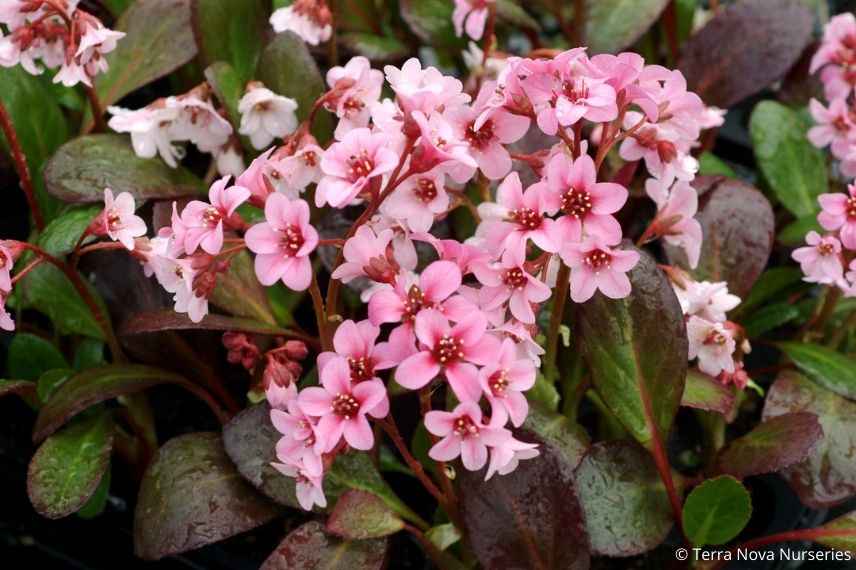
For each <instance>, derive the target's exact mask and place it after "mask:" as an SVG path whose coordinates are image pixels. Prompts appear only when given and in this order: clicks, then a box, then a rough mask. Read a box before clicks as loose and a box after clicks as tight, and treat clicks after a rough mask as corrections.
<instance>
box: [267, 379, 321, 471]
mask: <svg viewBox="0 0 856 570" xmlns="http://www.w3.org/2000/svg"><path fill="white" fill-rule="evenodd" d="M284 390H285V392H286V393H287V395H288V400H287V401H286V402H285V408H286V409H285V410H282V409H275V408H274V409H272V410H271V411H270V419H271V423H273V426H274V427H275V428H276V430H277V431H278V432H279V433H281V434H283V436H285V437H282V438H280V440H279V441H278V442H277V445H276V455H277V459H279V460H280V461H282V462H283V463H290V464H303V465H304V466H305V467H306V469H307V471H310V472H312V473H315V474H318V475H320V474H321V473H322V472H323V471H324V468H323V464H322V462H321V457H322V455H323V454H324V451H325V449H324V446H325V444H326V442H324V441H323V440H322V439H321V438H320V437H319V436H318V433H317V431H318V430H317V425H316V424H317V421H316V420H315V419H314V418H312V417H310V416H308V415H306V414H305V413H304V412H303V410H302V409H301V408H300V405H299V402H298V398H299V394H298V392H297V388H296V387H295V386H294V384H290V385H289V386H287V387H286V388H285V389H284Z"/></svg>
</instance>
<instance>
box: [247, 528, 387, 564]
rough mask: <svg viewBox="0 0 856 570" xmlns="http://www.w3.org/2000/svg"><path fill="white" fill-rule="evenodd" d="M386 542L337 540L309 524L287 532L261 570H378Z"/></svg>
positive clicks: (380, 540)
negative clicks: (313, 569)
mask: <svg viewBox="0 0 856 570" xmlns="http://www.w3.org/2000/svg"><path fill="white" fill-rule="evenodd" d="M387 548H388V544H387V540H386V539H385V538H372V539H368V540H348V541H345V540H341V539H339V538H336V537H335V536H332V535H330V534H327V533H326V532H325V531H324V525H322V524H321V523H319V522H317V521H310V522H308V523H306V524H304V525H303V526H301V527H298V528H297V529H295V530H293V531H291V533H290V534H289V535H288V536H286V537H285V540H283V541H282V542H281V543H279V546H277V547H276V550H274V551H273V553H272V554H271V555H270V556H269V557H268V559H267V560H265V563H264V564H262V567H261V570H303V569H306V570H309V569H310V568H318V569H320V568H324V569H326V570H356V569H358V568H359V569H360V570H382V569H383V568H385V567H386V553H387Z"/></svg>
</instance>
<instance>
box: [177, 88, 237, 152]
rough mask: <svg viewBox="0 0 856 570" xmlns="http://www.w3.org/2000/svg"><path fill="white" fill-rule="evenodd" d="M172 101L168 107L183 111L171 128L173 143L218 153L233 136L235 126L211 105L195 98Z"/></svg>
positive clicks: (185, 97) (195, 96) (192, 96)
mask: <svg viewBox="0 0 856 570" xmlns="http://www.w3.org/2000/svg"><path fill="white" fill-rule="evenodd" d="M192 93H193V92H191V94H189V95H184V96H181V97H168V98H167V99H166V106H167V107H173V108H176V109H178V110H179V113H178V117H177V118H176V119H175V120H173V122H172V124H171V125H170V136H171V137H172V139H173V140H189V141H190V142H192V143H193V144H195V145H196V146H197V148H199V150H201V151H202V152H208V153H212V154H213V153H214V152H215V151H216V150H217V149H219V148H220V147H222V146H223V145H225V144H226V142H228V140H229V137H230V136H232V125H230V124H229V121H227V120H226V119H224V118H223V117H221V116H220V113H218V112H217V110H216V109H215V108H214V106H213V105H212V104H211V102H210V101H209V100H208V99H207V98H205V99H202V98H200V97H198V96H197V95H195V94H192Z"/></svg>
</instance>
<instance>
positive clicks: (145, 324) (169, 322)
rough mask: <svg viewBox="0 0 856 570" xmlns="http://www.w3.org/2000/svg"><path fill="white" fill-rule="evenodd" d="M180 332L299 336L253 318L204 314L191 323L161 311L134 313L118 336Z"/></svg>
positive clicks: (182, 316)
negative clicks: (226, 332) (205, 331)
mask: <svg viewBox="0 0 856 570" xmlns="http://www.w3.org/2000/svg"><path fill="white" fill-rule="evenodd" d="M183 330H208V331H236V332H245V333H251V334H265V335H273V336H287V337H294V336H300V335H298V334H297V333H294V332H293V331H290V330H288V329H284V328H280V327H278V326H275V325H271V324H268V323H263V322H260V321H257V320H254V319H247V318H242V317H229V316H226V315H215V314H208V315H205V318H203V319H202V321H200V322H198V323H194V322H193V321H191V320H190V317H188V316H187V315H186V314H184V313H176V312H175V311H173V310H172V309H163V310H161V311H153V312H150V313H137V314H135V315H134V316H132V317H130V318H129V319H127V320H126V321H125V322H124V323H123V324H122V328H121V329H119V334H121V335H129V334H141V333H152V332H160V331H183Z"/></svg>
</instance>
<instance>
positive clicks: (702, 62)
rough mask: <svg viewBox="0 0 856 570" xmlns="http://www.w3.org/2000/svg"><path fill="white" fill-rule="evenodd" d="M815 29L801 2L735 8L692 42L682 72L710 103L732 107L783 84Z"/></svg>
mask: <svg viewBox="0 0 856 570" xmlns="http://www.w3.org/2000/svg"><path fill="white" fill-rule="evenodd" d="M813 27H814V18H813V17H812V14H811V12H810V11H809V9H808V8H806V7H804V6H800V5H799V4H798V3H796V2H790V1H787V0H742V1H741V2H735V3H733V4H730V5H729V6H728V7H727V8H725V9H724V10H722V11H721V12H720V13H719V14H718V15H717V16H716V17H714V18H713V19H712V20H711V21H710V22H708V23H707V25H705V26H704V27H703V28H702V29H701V30H699V31H698V32H697V33H696V34H695V35H693V36H692V37H690V39H689V40H688V41H687V42H686V43H685V44H684V46H683V53H682V56H681V60H680V62H679V64H678V67H679V69H680V70H681V71H682V72H683V74H684V75H685V76H686V78H687V84H688V87H689V89H691V90H692V91H695V92H696V93H698V94H699V95H700V96H701V98H702V99H703V100H704V102H705V103H707V104H708V105H716V106H718V107H723V108H727V107H731V106H732V105H734V104H735V103H737V102H738V101H741V100H743V99H745V98H746V97H749V96H750V95H754V94H755V93H758V92H759V91H761V90H762V89H764V88H765V87H767V86H768V85H770V84H772V83H774V82H775V81H778V80H779V79H781V78H783V77H784V76H785V75H786V74H787V73H788V70H789V69H790V68H791V67H792V66H793V65H794V64H795V63H796V62H797V61H798V60H799V57H800V54H801V53H802V51H803V49H805V47H806V46H807V45H808V43H809V42H810V41H811V36H812V30H813Z"/></svg>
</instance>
